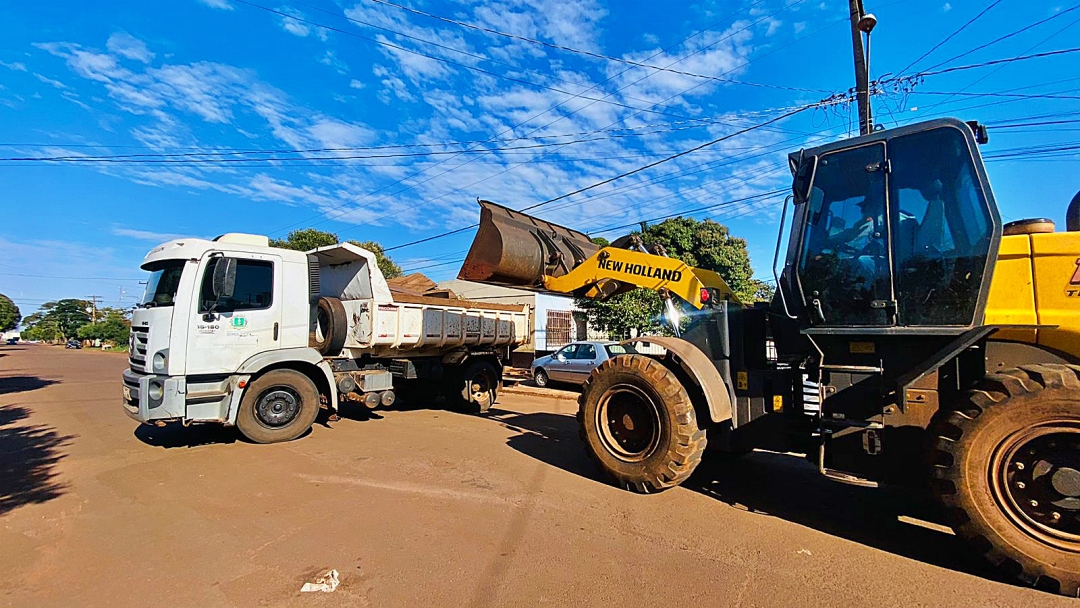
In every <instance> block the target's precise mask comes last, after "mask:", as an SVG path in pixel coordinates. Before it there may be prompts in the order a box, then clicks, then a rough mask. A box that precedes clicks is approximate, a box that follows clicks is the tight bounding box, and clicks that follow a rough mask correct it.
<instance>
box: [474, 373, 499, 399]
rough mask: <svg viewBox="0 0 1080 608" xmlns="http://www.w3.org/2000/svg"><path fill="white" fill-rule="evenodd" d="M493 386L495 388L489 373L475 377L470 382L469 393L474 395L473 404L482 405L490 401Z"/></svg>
mask: <svg viewBox="0 0 1080 608" xmlns="http://www.w3.org/2000/svg"><path fill="white" fill-rule="evenodd" d="M492 386H494V382H493V381H492V379H491V377H490V376H489V375H488V373H487V372H480V373H478V374H476V375H475V376H473V379H472V380H471V381H470V382H469V393H470V394H471V395H472V400H473V403H480V402H482V401H485V400H487V399H490V398H491V387H492Z"/></svg>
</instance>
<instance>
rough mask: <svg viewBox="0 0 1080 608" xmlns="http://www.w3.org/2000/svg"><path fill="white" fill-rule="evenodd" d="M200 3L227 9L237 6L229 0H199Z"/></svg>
mask: <svg viewBox="0 0 1080 608" xmlns="http://www.w3.org/2000/svg"><path fill="white" fill-rule="evenodd" d="M199 3H200V4H205V5H206V6H209V7H210V8H216V9H220V10H225V11H231V10H233V9H234V8H235V7H234V6H233V5H232V4H229V0H199Z"/></svg>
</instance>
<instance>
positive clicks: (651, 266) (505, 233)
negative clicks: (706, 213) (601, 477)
mask: <svg viewBox="0 0 1080 608" xmlns="http://www.w3.org/2000/svg"><path fill="white" fill-rule="evenodd" d="M985 134H986V131H985V129H984V128H982V127H981V126H979V125H977V124H975V123H964V122H961V121H958V120H954V119H942V120H934V121H929V122H924V123H920V124H915V125H910V126H905V127H900V128H895V129H888V130H884V131H876V132H874V133H872V134H869V135H865V136H862V137H857V138H853V139H847V140H844V141H840V142H835V143H831V144H827V145H823V146H820V147H816V148H812V149H805V150H801V151H799V152H797V153H794V154H791V155H790V156H789V164H790V169H791V172H792V176H793V182H792V194H791V197H789V199H788V201H786V202H785V205H784V213H783V219H782V220H781V228H780V233H781V234H780V237H779V238H778V242H777V246H776V251H777V257H778V258H779V259H782V265H781V268H780V270H779V273H778V274H777V277H776V278H777V291H776V295H775V297H774V298H773V300H772V302H769V303H761V304H753V305H751V304H746V303H740V302H738V301H737V299H736V298H735V297H734V296H733V294H732V292H731V290H730V289H728V286H727V285H726V284H725V283H724V280H723V279H722V278H721V277H720V276H718V275H717V274H716V273H714V272H710V271H707V270H702V269H698V268H690V267H688V266H686V265H685V264H683V263H681V262H679V261H678V260H675V259H673V258H669V257H665V256H664V255H663V252H662V251H656V250H651V249H650V248H649V246H648V243H642V242H641V241H640V240H639V239H637V238H624V239H620V240H619V241H617V242H616V243H614V244H613V246H609V247H604V248H599V247H597V246H596V245H594V244H593V243H592V242H591V241H590V240H589V239H588V238H587V236H586V235H585V234H583V233H581V232H577V231H575V230H571V229H569V228H565V227H562V226H557V225H554V224H551V223H548V222H545V221H543V220H539V219H537V218H534V217H530V216H527V215H524V214H521V213H517V212H514V211H512V210H510V209H508V208H505V207H501V206H498V205H495V204H493V203H488V202H481V207H482V209H481V224H480V228H479V231H478V233H477V236H476V239H475V241H474V243H473V245H472V248H471V250H470V251H469V254H468V257H467V259H466V261H465V263H464V265H463V266H462V269H461V272H460V274H459V278H462V279H467V280H472V281H480V282H485V283H492V284H499V285H508V286H514V287H520V288H525V289H533V290H539V291H549V292H557V293H566V294H574V295H575V296H579V297H587V298H607V297H610V296H612V295H615V294H618V293H622V292H625V291H628V290H630V289H635V288H638V287H643V288H648V289H653V290H657V291H658V292H660V294H661V295H662V297H663V298H664V299H665V300H666V301H667V303H668V306H667V311H668V317H669V320H671V321H672V333H673V334H674V336H666V337H645V338H638V339H636V340H635V342H636V343H645V344H646V345H647V346H648V348H645V347H644V346H641V345H640V344H639V348H637V349H636V350H637V352H641V353H646V352H647V353H651V354H629V355H623V356H618V357H615V358H614V359H612V360H610V361H607V362H606V363H604V364H603V365H601V366H600V367H598V368H597V369H596V370H595V371H593V372H592V375H591V377H590V378H589V380H588V381H587V383H586V384H585V386H584V389H583V392H582V395H581V398H580V400H579V405H580V408H579V412H578V420H579V422H580V424H581V432H582V437H583V438H584V441H585V444H586V449H587V451H588V453H589V454H590V455H591V456H592V457H593V459H594V460H595V461H596V463H597V464H598V465H599V467H600V469H602V471H603V472H604V473H605V474H606V475H607V476H608V477H610V478H611V479H612V480H613V481H614V482H616V483H617V484H619V485H620V486H622V487H625V488H626V489H629V490H632V491H636V492H642V493H650V492H658V491H661V490H664V489H667V488H670V487H673V486H675V485H678V484H679V483H681V482H682V481H683V480H685V479H686V478H687V477H688V476H689V475H690V474H691V473H692V472H693V471H694V468H695V467H696V466H697V465H698V463H699V462H700V461H701V458H702V454H703V452H704V451H705V449H706V446H707V445H708V447H709V449H710V450H713V449H717V450H722V451H728V452H732V453H736V454H737V453H741V452H745V451H748V450H750V449H753V448H766V449H772V450H781V451H789V452H800V453H805V454H807V455H808V458H811V459H812V460H813V461H814V462H815V463H816V464H817V466H818V467H819V469H820V471H821V473H822V474H823V475H825V476H827V477H829V478H831V479H834V480H837V481H842V482H846V483H852V484H858V485H864V486H876V485H879V484H882V483H890V484H891V483H921V482H925V480H926V479H927V477H929V478H930V480H931V485H932V488H933V491H934V493H935V495H936V497H937V498H938V500H939V502H940V503H941V505H942V506H943V508H944V512H945V514H946V515H947V516H948V517H950V518H951V522H952V525H953V527H954V529H955V530H956V532H957V533H958V534H959V535H960V536H962V537H963V538H965V539H966V540H967V541H969V542H970V544H971V546H972V547H973V548H974V549H975V550H976V551H978V552H979V553H982V554H984V555H985V556H986V557H987V558H988V559H989V560H991V562H993V563H994V564H996V565H998V566H1001V567H1002V568H1003V569H1005V570H1006V571H1007V572H1009V573H1011V574H1013V575H1015V576H1016V577H1019V578H1020V579H1022V580H1023V581H1025V582H1027V583H1029V584H1033V585H1036V586H1038V587H1040V588H1044V589H1047V590H1050V591H1054V592H1057V593H1061V594H1064V595H1068V596H1073V597H1076V596H1077V595H1078V594H1080V195H1078V198H1077V200H1075V201H1074V203H1073V205H1071V207H1070V210H1069V214H1068V230H1067V231H1064V232H1060V231H1055V228H1054V225H1053V222H1051V221H1049V220H1041V219H1040V220H1024V221H1019V222H1012V223H1010V224H1006V225H1002V220H1001V217H1000V214H999V213H998V207H997V204H996V202H995V201H994V195H993V193H992V191H991V189H990V184H989V181H988V180H987V176H986V170H985V168H984V166H983V163H982V159H981V157H980V154H979V150H978V145H979V143H985ZM787 224H790V228H789V229H787V230H785V226H786V225H787ZM784 237H786V239H785V238H784ZM784 241H786V246H782V243H783V242H784ZM781 253H784V255H783V256H782V258H781V255H780V254H781ZM776 267H777V261H776V260H774V269H775V268H776ZM774 272H775V271H774ZM732 466H737V465H734V464H733V465H732Z"/></svg>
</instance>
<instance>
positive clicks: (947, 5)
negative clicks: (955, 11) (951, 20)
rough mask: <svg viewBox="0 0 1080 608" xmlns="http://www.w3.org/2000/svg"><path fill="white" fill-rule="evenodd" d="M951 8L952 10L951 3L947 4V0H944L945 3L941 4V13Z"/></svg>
mask: <svg viewBox="0 0 1080 608" xmlns="http://www.w3.org/2000/svg"><path fill="white" fill-rule="evenodd" d="M951 10H952V5H951V4H949V3H948V2H946V3H945V4H944V5H942V7H941V12H943V13H947V12H949V11H951Z"/></svg>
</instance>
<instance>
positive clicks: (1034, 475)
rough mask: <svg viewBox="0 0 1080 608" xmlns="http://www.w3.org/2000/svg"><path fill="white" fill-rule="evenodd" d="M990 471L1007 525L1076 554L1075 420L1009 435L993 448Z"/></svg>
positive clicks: (1079, 425)
mask: <svg viewBox="0 0 1080 608" xmlns="http://www.w3.org/2000/svg"><path fill="white" fill-rule="evenodd" d="M990 471H991V488H992V490H993V494H994V499H995V500H996V501H997V503H998V505H999V506H1000V507H1001V509H1002V511H1003V512H1004V513H1005V515H1006V516H1007V517H1008V518H1009V520H1010V521H1012V523H1013V524H1015V525H1016V526H1018V527H1019V528H1021V529H1022V530H1024V531H1025V532H1026V533H1028V534H1030V535H1031V536H1034V537H1035V538H1037V539H1039V540H1041V541H1042V542H1044V543H1047V544H1049V545H1052V546H1054V547H1057V548H1059V549H1064V550H1066V551H1072V552H1080V421H1076V420H1060V421H1054V422H1048V423H1045V424H1040V425H1037V426H1034V427H1031V428H1027V429H1024V430H1022V431H1019V432H1017V433H1013V434H1012V435H1011V436H1009V437H1008V438H1006V439H1005V440H1004V441H1002V442H1001V444H1000V445H999V446H998V448H997V450H995V453H994V458H993V461H992V463H991V470H990Z"/></svg>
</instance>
